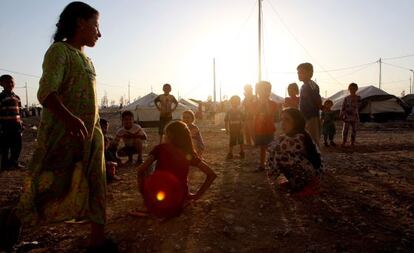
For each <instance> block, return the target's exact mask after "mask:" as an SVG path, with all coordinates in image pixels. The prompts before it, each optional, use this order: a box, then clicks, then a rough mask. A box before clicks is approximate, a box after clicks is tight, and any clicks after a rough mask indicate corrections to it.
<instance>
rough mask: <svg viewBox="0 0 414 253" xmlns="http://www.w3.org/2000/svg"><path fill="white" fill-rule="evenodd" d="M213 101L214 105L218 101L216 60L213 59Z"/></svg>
mask: <svg viewBox="0 0 414 253" xmlns="http://www.w3.org/2000/svg"><path fill="white" fill-rule="evenodd" d="M213 84H214V87H213V101H214V103H215V102H216V101H217V100H216V58H213Z"/></svg>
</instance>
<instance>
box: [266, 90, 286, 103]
mask: <svg viewBox="0 0 414 253" xmlns="http://www.w3.org/2000/svg"><path fill="white" fill-rule="evenodd" d="M270 99H271V100H273V101H275V102H276V103H279V104H281V103H284V102H285V99H284V98H282V97H281V96H278V95H276V94H275V93H273V92H272V94H270Z"/></svg>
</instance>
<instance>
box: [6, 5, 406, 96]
mask: <svg viewBox="0 0 414 253" xmlns="http://www.w3.org/2000/svg"><path fill="white" fill-rule="evenodd" d="M69 2H70V1H64V0H60V1H56V0H41V1H33V0H1V3H0V12H1V15H0V31H1V36H0V37H1V38H0V46H1V49H0V74H5V73H10V72H8V71H6V70H9V71H13V72H19V73H24V74H30V75H34V77H32V76H28V75H23V74H19V73H10V74H12V75H13V76H14V77H15V80H16V83H17V87H22V86H24V85H25V83H26V82H27V84H28V87H29V89H28V93H29V103H30V104H32V103H37V100H36V92H37V87H38V80H39V78H38V77H36V76H40V75H41V64H42V61H43V55H44V53H45V51H46V49H47V48H48V47H49V45H50V43H51V37H52V35H53V33H54V31H55V24H56V22H57V19H58V16H59V14H60V13H61V11H62V10H63V8H64V7H65V6H66V4H68V3H69ZM85 2H87V3H89V4H90V5H91V6H93V7H95V8H96V9H98V11H99V12H100V13H101V15H100V26H101V32H102V34H103V36H102V38H101V39H100V40H99V41H98V43H97V45H96V46H95V47H94V48H87V49H86V53H87V54H88V56H89V57H91V58H92V60H93V62H94V65H95V68H96V71H97V87H98V97H99V98H102V97H103V96H104V94H105V93H106V94H107V96H108V97H109V100H115V101H116V103H118V102H119V98H120V97H121V96H125V97H126V98H127V97H128V83H130V85H131V93H130V94H131V100H133V99H134V98H136V97H138V96H143V95H145V94H147V93H148V92H150V91H151V90H153V91H154V92H156V93H161V87H162V84H164V83H166V82H168V83H170V84H172V87H173V94H174V95H176V96H178V95H179V96H181V97H186V98H197V99H203V100H206V99H207V97H208V96H209V95H212V93H213V58H215V59H216V80H217V100H219V90H220V86H221V93H222V95H223V96H224V95H226V96H231V95H234V94H238V95H242V93H243V90H242V89H243V86H244V85H245V84H247V83H250V84H254V83H255V82H256V81H257V76H258V74H257V65H258V64H257V61H258V60H257V55H258V49H257V19H258V18H257V8H258V4H257V0H208V1H205V0H191V1H188V0H153V1H147V0H118V1H109V0H107V1H104V0H99V1H98V0H95V1H85ZM413 9H414V1H412V0H398V1H389V0H364V1H360V0H347V1H340V0H313V1H303V0H290V1H282V0H263V18H264V20H263V27H264V38H263V41H264V42H263V44H264V45H263V79H264V80H269V81H270V82H271V83H272V85H273V91H274V92H275V93H277V94H278V95H280V96H282V97H284V96H285V94H286V93H285V90H286V86H287V85H288V84H289V83H291V82H298V81H297V76H296V66H297V65H298V64H299V63H301V62H305V61H308V62H311V63H313V65H314V68H315V71H316V73H315V75H314V78H315V79H316V81H317V83H318V84H319V86H320V90H321V95H322V96H325V94H326V95H328V96H330V95H332V94H334V93H335V92H336V91H338V90H341V89H346V88H347V86H348V84H349V83H350V82H356V83H358V84H359V85H360V86H365V85H377V86H378V78H379V64H378V63H375V61H377V60H378V59H379V58H380V57H382V58H384V60H383V62H384V64H382V88H383V89H384V90H385V91H387V92H389V93H392V94H395V95H397V96H399V95H400V94H401V92H402V91H403V90H404V91H405V93H406V94H407V93H409V91H410V90H409V87H410V77H411V78H412V72H410V71H409V70H408V69H411V68H413V69H414V57H412V56H411V57H404V58H398V59H388V60H387V59H386V58H392V57H400V56H406V55H412V54H414V47H413V41H414V33H413V32H412V10H413ZM368 63H372V64H368ZM364 64H367V65H364ZM389 64H392V65H394V66H392V65H389ZM355 66H359V67H355ZM395 66H399V67H403V68H398V67H395ZM348 67H352V68H349V69H345V70H340V71H331V72H328V73H326V71H329V70H335V69H342V68H348ZM404 68H407V69H404ZM16 93H17V94H18V95H20V96H21V98H22V102H23V104H25V103H26V100H25V92H24V89H22V88H17V89H16Z"/></svg>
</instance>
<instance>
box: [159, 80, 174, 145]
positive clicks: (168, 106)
mask: <svg viewBox="0 0 414 253" xmlns="http://www.w3.org/2000/svg"><path fill="white" fill-rule="evenodd" d="M162 90H163V91H164V94H161V95H159V96H158V97H156V98H155V99H154V104H155V106H156V107H157V109H158V111H159V112H160V123H159V129H158V133H159V134H160V143H161V141H162V136H163V134H164V128H165V126H166V125H167V124H168V123H169V122H170V121H171V120H172V113H173V112H174V110H175V109H176V108H177V106H178V101H177V99H175V97H174V96H173V95H171V94H170V92H171V85H170V84H168V83H166V84H164V85H163V86H162Z"/></svg>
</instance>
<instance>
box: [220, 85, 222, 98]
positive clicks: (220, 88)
mask: <svg viewBox="0 0 414 253" xmlns="http://www.w3.org/2000/svg"><path fill="white" fill-rule="evenodd" d="M221 98H222V96H221V82H220V103H221Z"/></svg>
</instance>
